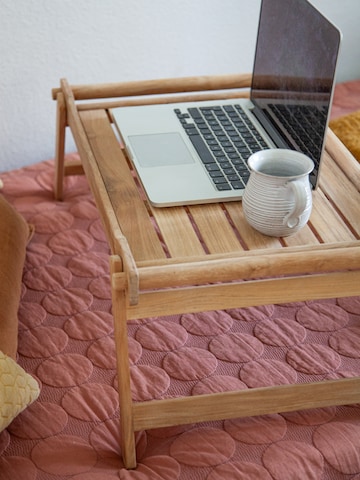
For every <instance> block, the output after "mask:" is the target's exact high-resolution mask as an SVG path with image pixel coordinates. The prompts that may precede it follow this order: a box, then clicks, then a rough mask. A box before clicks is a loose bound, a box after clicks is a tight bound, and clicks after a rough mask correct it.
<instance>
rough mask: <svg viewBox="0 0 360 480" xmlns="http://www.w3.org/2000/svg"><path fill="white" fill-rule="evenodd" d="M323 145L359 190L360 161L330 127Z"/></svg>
mask: <svg viewBox="0 0 360 480" xmlns="http://www.w3.org/2000/svg"><path fill="white" fill-rule="evenodd" d="M325 147H326V150H327V151H328V152H329V154H330V155H331V157H332V158H333V159H334V161H335V162H336V163H337V164H338V165H339V167H340V169H341V170H342V171H343V172H344V173H345V175H346V176H347V178H348V179H349V180H350V181H351V183H352V184H353V185H355V187H356V188H357V190H358V191H360V163H359V162H358V161H357V160H356V159H355V158H354V156H353V155H352V154H351V153H350V152H349V150H348V149H347V148H346V147H345V145H344V144H343V143H342V142H341V141H340V140H339V138H338V137H337V136H336V135H335V133H334V132H333V131H332V130H330V129H328V132H327V136H326V144H325Z"/></svg>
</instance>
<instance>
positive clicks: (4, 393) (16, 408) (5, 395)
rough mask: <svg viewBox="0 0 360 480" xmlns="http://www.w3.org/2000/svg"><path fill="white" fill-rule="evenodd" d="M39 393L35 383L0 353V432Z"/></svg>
mask: <svg viewBox="0 0 360 480" xmlns="http://www.w3.org/2000/svg"><path fill="white" fill-rule="evenodd" d="M39 393H40V388H39V385H38V383H37V381H36V380H35V379H34V378H33V377H32V376H31V375H29V374H28V373H26V372H25V370H23V369H22V368H21V367H20V365H18V364H17V363H16V362H15V360H13V359H12V358H10V357H8V356H7V355H5V354H4V353H3V352H2V351H0V432H1V431H2V430H4V429H5V428H6V427H7V426H8V425H10V423H11V422H12V421H13V420H14V418H15V417H16V416H17V415H18V414H19V413H21V412H22V411H23V410H24V409H25V408H26V407H27V406H28V405H30V404H31V403H32V402H34V401H35V400H36V399H37V398H38V396H39Z"/></svg>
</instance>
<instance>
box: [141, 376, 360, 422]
mask: <svg viewBox="0 0 360 480" xmlns="http://www.w3.org/2000/svg"><path fill="white" fill-rule="evenodd" d="M359 401H360V377H354V378H346V379H339V380H329V381H322V382H317V383H315V382H312V383H307V384H296V385H278V386H274V387H263V388H252V389H247V390H241V391H235V392H223V393H214V394H207V395H198V396H193V397H183V398H172V399H165V400H152V401H149V402H142V403H137V404H134V407H133V408H134V429H135V431H138V430H144V429H145V430H147V429H150V428H160V427H169V426H173V425H186V424H190V423H193V422H205V421H214V420H219V419H229V418H241V417H248V416H256V415H264V414H272V413H281V412H291V411H296V410H305V409H309V408H320V407H328V406H331V405H351V404H354V403H358V402H359Z"/></svg>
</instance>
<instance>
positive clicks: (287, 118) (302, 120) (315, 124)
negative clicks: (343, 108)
mask: <svg viewBox="0 0 360 480" xmlns="http://www.w3.org/2000/svg"><path fill="white" fill-rule="evenodd" d="M269 106H270V109H271V111H272V112H273V114H274V115H275V116H276V117H277V118H278V119H279V120H280V122H281V124H282V125H283V126H284V127H285V130H286V131H287V132H289V133H290V134H291V136H292V138H293V139H294V140H295V142H296V144H297V145H298V147H299V148H300V149H301V151H302V152H304V153H305V154H306V155H308V156H309V157H310V158H312V159H313V160H315V161H319V160H320V156H321V147H322V141H323V137H324V129H325V125H326V117H327V108H326V107H323V108H317V107H315V106H308V105H280V104H271V105H269Z"/></svg>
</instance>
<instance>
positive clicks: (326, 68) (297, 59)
mask: <svg viewBox="0 0 360 480" xmlns="http://www.w3.org/2000/svg"><path fill="white" fill-rule="evenodd" d="M340 38H341V34H340V32H339V30H338V29H337V28H336V27H334V25H332V24H331V23H330V22H329V21H328V20H326V19H325V18H324V16H323V15H322V14H321V13H320V12H318V10H316V9H315V8H314V7H313V6H312V5H311V4H310V3H309V2H308V1H307V0H263V1H262V7H261V13H260V20H259V28H258V38H257V48H256V54H255V61H254V69H253V80H252V89H251V98H252V101H253V103H254V104H255V105H256V107H257V108H256V109H255V110H256V111H257V114H258V115H260V116H261V117H262V120H263V121H264V119H265V120H267V121H269V122H270V123H271V124H272V126H273V129H274V130H275V131H276V134H277V135H279V136H280V137H281V138H282V140H284V141H285V144H286V146H288V147H290V148H294V149H297V150H300V151H303V152H304V153H306V154H307V155H309V156H310V157H311V158H312V159H313V160H314V162H315V171H314V175H316V173H317V172H316V169H317V166H318V163H319V161H320V157H321V153H322V149H323V138H324V133H325V128H326V126H327V121H328V113H329V108H330V102H331V98H332V89H333V82H334V76H335V69H336V63H337V56H338V50H339V45H340ZM256 111H255V112H254V113H255V114H256ZM264 117H265V118H264ZM308 133H311V137H312V138H310V139H307V138H306V135H307V134H308Z"/></svg>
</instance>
